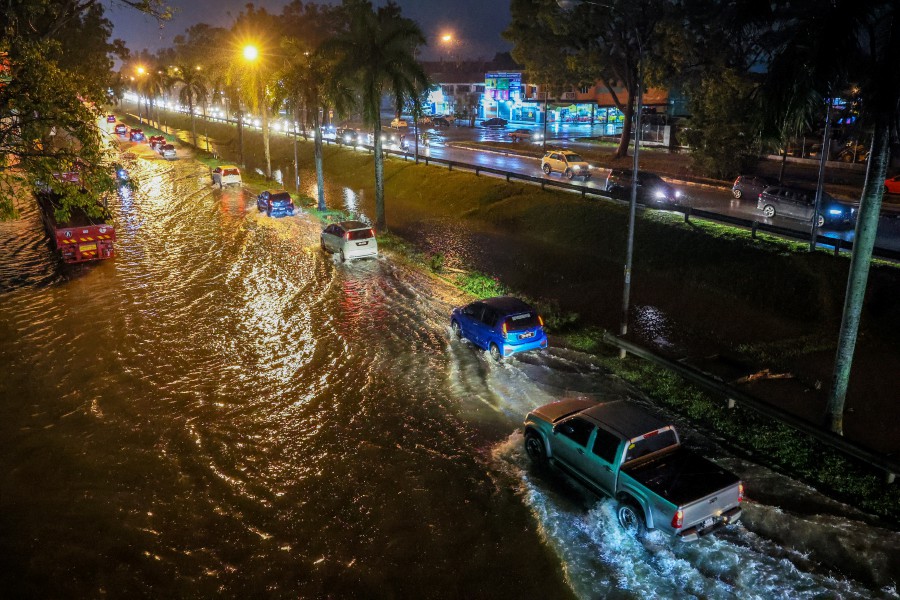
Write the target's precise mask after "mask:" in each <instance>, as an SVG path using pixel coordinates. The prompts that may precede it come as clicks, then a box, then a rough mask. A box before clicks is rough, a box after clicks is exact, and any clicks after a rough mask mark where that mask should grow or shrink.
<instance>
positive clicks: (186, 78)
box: [170, 64, 209, 146]
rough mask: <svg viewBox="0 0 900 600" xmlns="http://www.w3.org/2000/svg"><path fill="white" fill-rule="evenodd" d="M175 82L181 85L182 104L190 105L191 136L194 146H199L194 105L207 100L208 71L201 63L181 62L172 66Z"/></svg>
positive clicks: (180, 99)
mask: <svg viewBox="0 0 900 600" xmlns="http://www.w3.org/2000/svg"><path fill="white" fill-rule="evenodd" d="M170 75H171V77H172V80H173V82H174V83H175V84H176V85H180V86H181V87H180V88H179V90H178V99H179V101H180V102H181V103H182V104H187V105H188V111H189V113H190V115H191V138H192V140H193V144H194V146H197V124H196V120H195V115H194V106H195V105H196V104H197V102H198V101H199V102H206V96H207V95H208V92H209V87H208V85H207V81H206V71H204V70H203V67H202V66H200V65H188V64H180V65H175V66H174V67H172V70H171V73H170Z"/></svg>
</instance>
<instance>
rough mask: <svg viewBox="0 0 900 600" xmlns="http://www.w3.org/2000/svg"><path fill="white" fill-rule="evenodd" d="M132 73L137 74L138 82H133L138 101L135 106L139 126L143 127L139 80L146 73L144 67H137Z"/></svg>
mask: <svg viewBox="0 0 900 600" xmlns="http://www.w3.org/2000/svg"><path fill="white" fill-rule="evenodd" d="M134 72H135V73H137V75H138V80H137V81H136V82H135V87H136V88H137V92H138V95H137V97H138V100H137V105H138V121H139V122H140V124H141V125H143V124H144V112H143V109H142V108H141V79H140V78H141V77H142V76H143V75H144V73H146V72H147V71H146V70H145V69H144V67H138V68H137V69H135V71H134ZM149 121H150V117H149V115H148V116H147V122H148V123H149Z"/></svg>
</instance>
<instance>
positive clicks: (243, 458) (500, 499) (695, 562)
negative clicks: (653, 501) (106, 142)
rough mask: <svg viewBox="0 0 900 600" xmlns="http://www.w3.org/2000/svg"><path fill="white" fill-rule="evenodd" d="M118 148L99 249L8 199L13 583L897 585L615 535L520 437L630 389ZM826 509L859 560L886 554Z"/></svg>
mask: <svg viewBox="0 0 900 600" xmlns="http://www.w3.org/2000/svg"><path fill="white" fill-rule="evenodd" d="M125 162H126V164H127V166H128V168H129V171H130V173H131V176H132V178H133V180H134V181H135V182H136V185H135V188H134V190H123V193H122V195H121V197H120V198H119V201H118V202H117V203H116V204H115V206H113V209H114V214H115V224H116V227H117V237H118V241H117V245H116V252H117V256H116V258H115V259H114V260H110V261H106V262H104V263H103V264H98V265H92V266H89V267H86V268H80V269H77V270H73V271H67V270H66V271H64V270H62V269H61V268H60V267H59V266H58V265H57V264H56V262H55V261H54V260H53V259H52V257H51V255H50V251H49V249H48V247H47V245H46V242H45V241H43V238H44V235H43V231H42V230H41V228H40V221H39V219H38V217H37V214H36V211H35V208H34V207H33V203H31V202H30V199H29V198H27V197H23V198H22V199H21V200H20V202H19V207H20V209H21V210H22V218H21V219H20V220H18V221H16V222H13V223H5V224H0V236H2V237H0V248H2V254H0V286H2V287H0V289H2V292H0V366H2V369H3V373H4V375H3V377H2V379H0V557H2V560H0V565H2V566H0V589H3V590H4V595H7V594H8V595H9V596H10V597H42V598H43V597H99V596H104V595H110V596H117V597H120V596H135V597H177V596H186V597H207V596H225V597H237V596H240V597H258V596H266V597H298V596H300V597H336V598H344V597H362V598H372V597H384V598H393V597H417V598H418V597H423V598H425V597H438V598H463V597H465V598H472V597H483V598H507V597H522V596H523V595H525V594H533V595H536V596H538V597H548V598H564V597H568V596H569V595H576V596H578V597H583V598H599V597H623V598H639V597H648V596H653V595H662V596H672V595H674V596H679V595H682V597H742V598H743V597H773V596H776V597H778V596H781V597H814V596H818V597H822V596H823V595H824V596H826V597H834V596H835V595H838V596H843V597H848V598H857V597H860V598H862V597H872V596H883V597H895V596H896V588H893V589H889V588H885V586H884V584H883V583H881V582H882V581H883V580H884V579H885V578H886V576H885V575H884V573H883V571H880V570H878V567H877V566H876V567H873V568H872V569H871V570H869V571H865V570H864V571H862V575H856V574H854V577H857V578H856V579H854V578H851V577H849V576H847V575H846V574H842V573H840V572H838V571H837V570H836V569H835V568H834V567H833V566H823V565H820V564H817V563H816V564H813V563H815V561H814V560H811V559H809V558H808V556H809V555H808V553H807V554H804V553H798V552H791V551H787V550H784V549H783V548H782V547H781V546H780V545H779V544H777V543H774V542H772V541H770V540H769V539H768V538H763V537H761V536H760V535H759V534H756V533H754V532H753V531H751V530H748V529H746V528H744V527H743V526H737V527H734V528H732V530H730V531H728V532H727V533H726V534H725V536H724V537H722V538H716V539H706V540H703V541H702V542H701V543H699V544H696V545H690V546H683V545H678V544H673V543H672V542H671V541H668V540H664V539H656V538H651V539H650V541H649V542H645V543H643V544H642V543H641V542H637V541H635V540H630V539H627V538H623V537H622V536H621V534H620V532H619V530H618V529H617V528H616V527H615V526H614V524H613V522H612V520H611V514H612V512H611V510H610V508H609V506H608V504H607V503H606V501H598V500H597V499H596V498H595V497H591V496H589V495H587V494H586V493H583V492H582V491H580V490H578V489H577V488H576V487H573V485H574V484H571V483H570V482H567V481H563V480H557V478H549V479H548V478H543V477H540V476H536V475H535V474H534V473H533V472H532V471H531V469H530V467H529V466H528V464H527V462H526V461H525V459H524V454H523V453H522V452H521V443H520V441H519V440H518V439H517V438H516V435H518V434H516V433H513V432H514V431H515V429H516V427H518V426H519V425H520V424H521V422H522V419H523V417H524V415H525V413H526V412H527V411H528V410H529V409H531V408H533V407H535V406H538V405H540V404H543V403H545V402H549V401H551V400H554V399H557V398H560V397H562V396H564V395H567V394H579V395H590V396H591V397H594V398H596V399H598V400H602V399H606V398H622V397H625V396H628V395H629V394H630V392H629V390H628V389H627V388H626V387H625V386H624V385H623V384H621V383H619V382H618V381H617V380H615V379H614V378H611V377H610V376H609V375H607V374H606V373H605V372H604V371H603V370H602V369H600V368H599V367H597V366H594V365H592V364H591V363H590V362H589V361H587V360H586V359H584V358H583V357H578V356H571V355H569V354H567V353H565V352H563V351H558V350H557V351H553V350H551V351H548V352H545V353H541V354H534V355H528V356H525V357H523V358H521V359H512V360H509V361H507V362H505V363H504V364H502V365H496V364H493V363H492V362H490V361H489V360H487V359H486V358H485V356H484V354H483V353H481V352H477V351H475V350H474V349H473V348H472V347H471V346H468V345H466V344H463V343H458V342H455V341H454V342H450V341H449V336H448V331H447V315H448V313H449V309H450V307H451V306H452V304H453V303H454V301H458V299H457V298H455V297H454V295H453V293H452V292H450V291H448V290H446V289H444V288H441V287H438V286H437V285H436V284H434V283H433V282H431V281H430V280H429V279H427V278H426V277H425V276H422V275H419V274H416V273H414V272H411V271H407V270H405V269H403V268H401V267H399V266H396V265H395V264H393V263H392V262H391V261H390V260H388V259H384V258H380V259H378V260H370V261H366V262H360V263H356V264H352V265H342V264H339V263H338V262H336V261H335V260H334V259H333V258H332V257H329V256H326V255H324V254H323V253H322V252H321V251H320V250H319V249H318V243H319V240H318V233H319V227H318V226H317V225H316V224H315V223H313V222H312V221H311V220H309V219H307V218H306V217H304V216H300V217H294V218H284V219H278V220H275V219H269V218H266V217H265V216H260V213H258V212H257V211H256V209H255V204H254V203H253V199H252V197H251V195H250V194H249V192H247V191H246V190H237V189H231V190H224V191H222V190H218V189H216V188H213V187H211V186H210V185H209V180H208V176H207V173H206V171H205V169H203V168H201V167H198V166H197V165H196V163H193V162H192V161H190V160H180V161H175V162H165V161H163V160H161V159H158V158H154V157H153V155H152V154H151V153H150V152H139V153H138V156H137V157H136V158H133V159H128V160H126V161H125ZM345 201H346V202H350V201H354V202H355V201H357V199H355V198H354V197H353V194H352V192H351V193H349V194H348V195H347V196H346V198H345ZM365 205H366V203H365V202H360V208H362V209H363V212H365ZM750 489H751V490H752V489H753V488H752V487H751V488H750ZM751 496H752V494H751ZM770 511H773V512H776V513H777V512H778V511H777V509H774V508H772V509H770ZM773 518H775V519H776V521H777V520H778V519H779V518H780V517H778V515H777V514H776V516H775V517H773ZM844 523H845V524H846V526H847V527H853V528H856V530H857V531H858V532H860V533H858V534H857V536H858V537H857V538H855V540H856V542H857V548H858V552H859V554H860V555H861V556H862V557H864V558H865V560H868V561H870V562H873V564H874V562H875V561H874V559H873V558H872V557H873V556H874V557H883V556H884V554H885V552H886V550H885V548H892V547H893V548H895V547H894V546H891V544H893V543H895V542H896V534H884V537H885V539H886V540H887V541H884V540H880V538H879V540H880V541H878V544H877V545H876V546H874V547H873V546H872V544H873V543H874V542H871V541H870V540H871V539H874V536H875V533H872V532H874V531H875V530H874V529H872V528H867V526H865V525H862V524H859V523H855V522H853V523H851V522H849V521H844ZM810 527H813V528H814V525H813V526H810ZM878 531H880V530H878ZM879 535H880V534H879ZM648 544H649V545H648ZM807 552H812V550H809V551H807ZM889 564H891V563H889ZM745 565H750V567H749V568H747V567H745ZM761 578H764V582H763V584H761V583H760V579H761ZM857 580H861V581H862V583H859V582H858V581H857ZM669 592H672V593H671V594H670V593H669ZM795 592H796V594H795Z"/></svg>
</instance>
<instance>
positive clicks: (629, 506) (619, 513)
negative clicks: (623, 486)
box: [616, 501, 647, 537]
mask: <svg viewBox="0 0 900 600" xmlns="http://www.w3.org/2000/svg"><path fill="white" fill-rule="evenodd" d="M616 517H618V519H619V525H621V526H622V529H624V530H625V532H626V533H627V534H628V535H631V536H635V537H637V536H639V535H641V534H643V533H644V532H646V530H647V526H646V524H644V512H643V511H642V510H641V509H640V508H638V507H637V506H635V505H634V504H633V503H632V502H631V501H626V502H619V506H618V507H616Z"/></svg>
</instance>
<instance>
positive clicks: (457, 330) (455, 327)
mask: <svg viewBox="0 0 900 600" xmlns="http://www.w3.org/2000/svg"><path fill="white" fill-rule="evenodd" d="M450 329H452V330H453V337H455V338H456V339H458V340H461V339H462V329H460V327H459V323H457V322H456V321H453V322H452V323H450Z"/></svg>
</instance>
